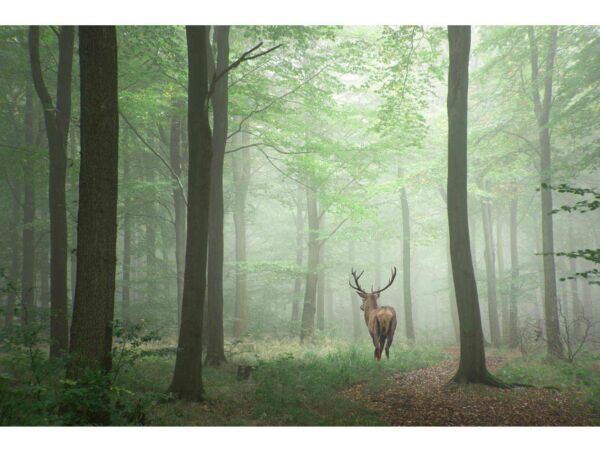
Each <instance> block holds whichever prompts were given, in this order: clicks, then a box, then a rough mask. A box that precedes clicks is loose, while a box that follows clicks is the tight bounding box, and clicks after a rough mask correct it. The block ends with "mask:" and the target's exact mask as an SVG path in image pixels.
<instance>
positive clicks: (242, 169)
mask: <svg viewBox="0 0 600 450" xmlns="http://www.w3.org/2000/svg"><path fill="white" fill-rule="evenodd" d="M240 135H241V136H240ZM240 137H241V139H240ZM240 141H241V142H240ZM247 141H248V136H247V134H246V133H244V132H243V131H242V132H240V133H237V134H236V135H235V136H234V139H233V146H234V148H235V147H237V146H239V145H240V144H241V146H245V145H247V144H248V142H247ZM231 162H232V172H233V184H234V190H235V196H234V209H233V223H234V225H235V261H236V272H235V313H234V314H235V317H234V321H233V336H234V337H235V338H239V337H240V336H241V335H242V334H243V333H244V332H245V331H246V307H247V305H248V268H247V267H246V264H247V254H246V225H247V222H246V199H247V197H248V186H249V184H250V174H251V165H250V154H249V150H248V149H247V148H245V149H243V150H240V151H238V152H235V153H234V154H233V155H232V161H231Z"/></svg>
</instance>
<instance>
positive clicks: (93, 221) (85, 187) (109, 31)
mask: <svg viewBox="0 0 600 450" xmlns="http://www.w3.org/2000/svg"><path fill="white" fill-rule="evenodd" d="M79 67H80V74H81V75H80V76H81V170H80V173H79V213H78V215H77V286H76V288H75V301H74V305H73V323H72V326H71V349H70V351H71V355H72V357H73V360H72V362H71V364H70V366H69V373H68V375H69V377H75V378H79V377H80V376H82V375H83V374H84V373H85V370H86V369H94V370H102V371H105V372H107V371H109V370H110V369H111V368H112V358H111V350H112V327H113V326H112V323H113V314H114V295H115V271H116V261H117V254H116V253H117V252H116V246H117V200H118V199H117V194H118V177H119V173H118V161H119V157H118V146H119V116H118V94H117V92H118V88H117V33H116V30H115V27H114V26H112V27H111V26H106V27H104V26H102V27H96V26H81V27H79Z"/></svg>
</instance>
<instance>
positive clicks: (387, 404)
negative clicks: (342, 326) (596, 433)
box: [347, 357, 592, 426]
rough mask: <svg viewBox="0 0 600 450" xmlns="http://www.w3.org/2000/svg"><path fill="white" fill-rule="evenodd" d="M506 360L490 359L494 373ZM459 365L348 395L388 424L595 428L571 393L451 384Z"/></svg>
mask: <svg viewBox="0 0 600 450" xmlns="http://www.w3.org/2000/svg"><path fill="white" fill-rule="evenodd" d="M503 362H504V361H502V360H501V359H499V358H497V357H489V358H488V367H489V368H490V369H491V370H492V371H493V370H495V369H496V368H498V367H499V366H501V365H502V364H503ZM457 365H458V361H457V359H456V358H454V359H453V360H448V361H444V362H442V363H440V364H437V365H435V366H432V367H428V368H425V369H418V370H414V371H412V372H407V373H402V374H398V375H395V376H393V377H392V378H391V379H390V381H389V386H388V387H387V388H386V389H385V390H384V391H380V392H378V393H376V394H370V393H369V392H368V390H367V389H366V386H365V385H357V386H354V387H353V388H351V389H349V390H348V391H347V395H348V396H349V397H350V398H352V399H354V400H356V401H360V402H364V403H366V404H367V406H368V407H369V408H370V409H372V410H374V411H377V412H379V413H380V414H381V418H382V420H383V421H384V422H386V423H387V424H388V425H394V426H398V425H408V426H418V425H429V426H435V425H450V426H458V425H481V426H510V425H513V426H515V425H521V426H537V425H545V426H551V425H570V426H577V425H591V417H592V414H591V411H590V409H589V407H588V406H587V405H585V404H583V403H582V402H578V401H576V400H575V399H573V395H571V394H569V393H567V392H557V391H554V390H550V389H543V388H514V389H496V388H492V387H488V386H479V385H469V386H457V385H448V384H447V382H448V380H449V379H450V378H451V377H452V375H453V374H454V372H455V371H456V368H457Z"/></svg>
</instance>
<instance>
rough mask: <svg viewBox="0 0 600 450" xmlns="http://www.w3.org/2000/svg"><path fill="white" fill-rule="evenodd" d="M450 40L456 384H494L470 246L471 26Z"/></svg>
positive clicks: (453, 29) (457, 29)
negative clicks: (457, 338)
mask: <svg viewBox="0 0 600 450" xmlns="http://www.w3.org/2000/svg"><path fill="white" fill-rule="evenodd" d="M448 41H449V47H450V66H449V69H448V99H447V108H448V188H447V196H448V229H449V233H450V259H451V261H452V276H453V279H454V288H455V291H456V300H457V306H458V317H459V322H460V362H459V367H458V371H457V372H456V374H455V375H454V377H453V381H455V382H458V383H490V384H494V380H493V377H492V376H491V375H490V374H489V372H488V371H487V368H486V364H485V350H484V346H483V330H482V328H481V314H480V312H479V299H478V295H477V284H476V282H475V273H474V271H473V261H472V258H471V247H470V242H469V241H470V240H469V221H468V208H467V108H468V106H467V97H468V86H469V51H470V45H471V27H469V26H449V27H448Z"/></svg>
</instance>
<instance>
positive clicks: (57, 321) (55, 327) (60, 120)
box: [29, 26, 75, 358]
mask: <svg viewBox="0 0 600 450" xmlns="http://www.w3.org/2000/svg"><path fill="white" fill-rule="evenodd" d="M74 39H75V28H74V27H72V26H61V27H60V32H59V37H58V47H59V55H58V75H57V86H56V108H54V105H53V102H52V98H51V97H50V94H49V92H48V89H47V87H46V84H45V83H44V78H43V74H42V69H41V64H40V55H39V43H40V35H39V27H36V26H32V27H30V28H29V55H30V60H31V71H32V75H33V84H34V86H35V89H36V91H37V94H38V97H39V98H40V101H41V103H42V107H43V109H44V121H45V124H46V134H47V138H48V149H49V154H50V174H49V190H48V191H49V196H48V202H49V211H50V298H51V299H50V357H51V358H55V357H58V356H60V355H62V354H63V352H64V351H66V349H67V347H68V345H69V322H68V318H67V253H68V241H67V210H66V200H65V196H66V193H65V183H66V169H67V153H66V147H67V138H68V135H69V124H70V121H71V74H72V67H73V43H74Z"/></svg>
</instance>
